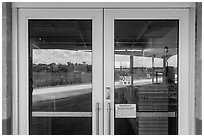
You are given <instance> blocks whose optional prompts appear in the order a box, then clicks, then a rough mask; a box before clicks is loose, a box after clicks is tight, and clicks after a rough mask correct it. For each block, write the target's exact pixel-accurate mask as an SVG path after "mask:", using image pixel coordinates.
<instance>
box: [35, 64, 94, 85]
mask: <svg viewBox="0 0 204 137" xmlns="http://www.w3.org/2000/svg"><path fill="white" fill-rule="evenodd" d="M32 69H33V88H38V87H46V86H58V85H69V84H80V83H91V80H92V73H91V72H92V65H88V64H86V62H83V63H82V64H79V63H75V64H74V63H71V62H67V64H56V63H51V64H33V68H32Z"/></svg>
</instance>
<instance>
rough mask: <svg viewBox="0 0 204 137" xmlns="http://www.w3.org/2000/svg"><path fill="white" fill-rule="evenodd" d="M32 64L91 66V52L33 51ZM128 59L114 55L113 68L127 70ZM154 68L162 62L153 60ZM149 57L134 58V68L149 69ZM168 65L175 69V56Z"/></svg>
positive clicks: (156, 59) (161, 64)
mask: <svg viewBox="0 0 204 137" xmlns="http://www.w3.org/2000/svg"><path fill="white" fill-rule="evenodd" d="M33 55H34V56H33V63H34V64H39V63H42V64H51V63H56V64H58V63H60V64H66V63H67V62H72V63H82V62H86V63H87V64H89V65H91V56H92V52H83V51H73V50H60V49H54V50H53V49H33ZM129 61H130V57H129V56H127V55H115V68H120V67H121V66H122V67H123V68H128V67H129V66H130V62H129ZM154 63H155V67H162V66H163V60H162V59H161V58H155V59H154ZM151 65H152V58H151V57H141V56H140V57H139V56H134V67H151ZM168 65H169V66H174V67H177V55H175V56H172V57H171V58H169V59H168Z"/></svg>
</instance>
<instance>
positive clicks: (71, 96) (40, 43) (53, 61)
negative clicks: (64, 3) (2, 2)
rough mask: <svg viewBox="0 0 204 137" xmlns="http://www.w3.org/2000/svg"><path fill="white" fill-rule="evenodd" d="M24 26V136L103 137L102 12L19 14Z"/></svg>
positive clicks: (20, 22) (22, 103) (22, 32)
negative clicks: (87, 136)
mask: <svg viewBox="0 0 204 137" xmlns="http://www.w3.org/2000/svg"><path fill="white" fill-rule="evenodd" d="M37 13H40V14H37ZM19 24H20V29H19V30H20V35H19V37H20V39H21V41H19V43H20V44H19V45H20V51H21V54H20V57H19V58H20V59H19V60H20V63H21V65H20V66H19V67H20V69H19V70H20V75H23V76H24V77H23V78H25V79H22V81H20V85H21V83H24V85H22V86H20V89H21V90H20V96H21V99H22V100H21V99H20V112H19V113H20V120H21V122H20V129H21V130H20V132H21V134H28V133H29V134H32V135H91V134H102V132H103V125H102V116H103V111H101V110H102V109H101V108H102V105H103V104H102V102H103V100H102V96H103V94H102V90H103V87H102V86H103V85H102V84H103V82H102V77H103V69H102V68H103V66H102V57H103V55H102V54H103V53H102V51H103V50H102V33H101V32H102V12H101V10H79V9H78V10H37V11H36V10H34V9H33V10H31V9H30V10H20V19H19ZM96 34H97V35H96ZM26 55H27V56H26ZM27 57H29V59H28V58H27ZM24 61H25V62H24ZM25 66H26V67H25ZM26 80H28V81H29V82H28V81H26ZM23 87H27V89H25V88H23ZM23 97H25V98H23ZM23 117H24V118H23ZM23 127H24V128H23ZM99 129H100V131H99Z"/></svg>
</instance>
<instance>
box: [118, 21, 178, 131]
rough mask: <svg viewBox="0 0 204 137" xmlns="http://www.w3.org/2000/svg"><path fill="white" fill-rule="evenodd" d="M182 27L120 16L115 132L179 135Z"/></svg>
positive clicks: (167, 22) (176, 23) (176, 22)
mask: <svg viewBox="0 0 204 137" xmlns="http://www.w3.org/2000/svg"><path fill="white" fill-rule="evenodd" d="M178 25H179V21H178V20H115V27H114V35H115V36H114V38H115V43H114V47H115V51H114V52H115V69H114V79H115V80H114V81H115V91H114V103H115V105H116V104H126V107H124V108H121V109H123V110H120V111H124V114H125V115H124V114H123V116H121V117H118V115H117V116H116V115H115V134H138V135H142V134H152V135H154V134H156V135H159V134H178V131H177V130H178V119H177V116H178V100H177V97H178V65H177V60H178V51H177V50H178V37H179V36H178V30H179V28H178ZM127 104H128V105H127ZM135 104H136V107H135V109H134V105H135ZM117 106H118V105H117ZM124 106H125V105H124ZM127 106H128V107H129V108H128V107H127ZM131 107H132V110H133V112H134V111H135V110H136V114H135V113H132V112H131V111H129V110H130V108H131ZM115 111H118V113H119V110H116V109H115ZM127 111H128V112H127ZM118 113H117V114H118ZM115 114H116V113H115ZM121 114H122V112H121ZM133 114H134V115H133ZM124 123H126V125H128V126H124Z"/></svg>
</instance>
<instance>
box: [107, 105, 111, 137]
mask: <svg viewBox="0 0 204 137" xmlns="http://www.w3.org/2000/svg"><path fill="white" fill-rule="evenodd" d="M107 112H108V117H107V120H108V126H107V127H108V135H111V104H110V103H108V106H107Z"/></svg>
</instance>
